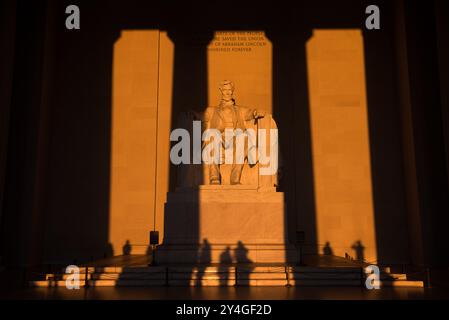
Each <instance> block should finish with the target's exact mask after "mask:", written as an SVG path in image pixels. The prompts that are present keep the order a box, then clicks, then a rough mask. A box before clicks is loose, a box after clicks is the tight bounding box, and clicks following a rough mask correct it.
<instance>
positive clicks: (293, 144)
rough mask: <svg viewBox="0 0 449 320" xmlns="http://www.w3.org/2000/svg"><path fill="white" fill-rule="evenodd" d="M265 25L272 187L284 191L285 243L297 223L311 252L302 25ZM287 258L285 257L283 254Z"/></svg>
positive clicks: (310, 180) (313, 241) (311, 198)
mask: <svg viewBox="0 0 449 320" xmlns="http://www.w3.org/2000/svg"><path fill="white" fill-rule="evenodd" d="M284 27H285V28H278V29H269V30H268V32H267V35H268V36H269V38H270V40H271V42H272V45H273V75H272V81H273V115H274V119H275V120H276V122H277V124H278V128H279V149H280V154H281V155H282V167H281V170H282V174H281V175H280V181H279V187H278V191H282V192H284V193H285V198H286V205H287V208H286V209H285V218H284V226H285V230H286V231H285V232H286V233H287V234H286V237H287V238H288V239H289V240H290V242H291V243H293V242H294V240H295V239H293V237H294V235H295V232H296V230H297V228H298V226H299V225H300V226H301V228H302V229H303V230H305V231H306V232H305V237H306V241H305V243H306V246H307V247H306V248H305V249H306V252H307V253H309V254H316V253H317V239H316V217H315V195H314V181H313V161H312V145H311V131H310V116H309V99H308V86H307V64H306V53H305V44H306V41H307V39H308V38H309V36H310V34H309V30H308V28H307V27H305V26H298V25H295V24H294V25H290V26H288V25H286V26H284ZM287 260H288V257H287Z"/></svg>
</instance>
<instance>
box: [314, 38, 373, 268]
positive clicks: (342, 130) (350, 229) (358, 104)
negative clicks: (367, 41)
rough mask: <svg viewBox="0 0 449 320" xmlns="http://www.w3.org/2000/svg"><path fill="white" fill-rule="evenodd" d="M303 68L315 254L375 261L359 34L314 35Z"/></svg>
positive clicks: (364, 92) (361, 45)
mask: <svg viewBox="0 0 449 320" xmlns="http://www.w3.org/2000/svg"><path fill="white" fill-rule="evenodd" d="M307 68H308V85H309V99H310V117H311V119H310V121H311V131H312V132H311V135H312V153H313V168H314V183H315V202H316V221H317V237H318V243H319V245H320V253H322V252H323V249H324V246H328V247H327V248H326V249H327V252H330V251H332V252H333V254H334V255H337V256H344V255H345V254H346V253H347V254H349V255H350V256H351V257H353V258H354V259H357V258H364V259H365V260H366V261H375V260H376V259H377V258H376V241H375V224H374V210H373V200H372V190H371V188H372V185H371V171H370V170H371V169H370V151H369V136H368V118H367V105H366V91H365V85H366V83H365V71H364V70H365V69H364V56H363V39H362V33H361V31H360V30H314V32H313V36H312V38H311V39H310V40H309V41H308V43H307ZM329 247H330V250H329Z"/></svg>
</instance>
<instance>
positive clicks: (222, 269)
mask: <svg viewBox="0 0 449 320" xmlns="http://www.w3.org/2000/svg"><path fill="white" fill-rule="evenodd" d="M230 263H232V257H231V248H230V247H229V246H227V247H226V249H225V250H224V251H223V252H222V253H221V254H220V266H219V267H218V275H219V277H220V286H227V285H228V281H229V277H230V274H229V264H230Z"/></svg>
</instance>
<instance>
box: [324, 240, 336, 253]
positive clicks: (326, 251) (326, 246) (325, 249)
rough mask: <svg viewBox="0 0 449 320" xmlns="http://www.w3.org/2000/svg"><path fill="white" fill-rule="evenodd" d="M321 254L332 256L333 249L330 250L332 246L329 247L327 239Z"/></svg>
mask: <svg viewBox="0 0 449 320" xmlns="http://www.w3.org/2000/svg"><path fill="white" fill-rule="evenodd" d="M323 254H324V255H325V256H333V255H334V251H333V250H332V247H331V244H330V243H329V241H326V244H325V245H324V248H323Z"/></svg>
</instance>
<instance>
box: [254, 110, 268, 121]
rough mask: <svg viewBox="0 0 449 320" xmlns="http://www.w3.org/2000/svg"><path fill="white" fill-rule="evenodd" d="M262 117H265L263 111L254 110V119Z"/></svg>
mask: <svg viewBox="0 0 449 320" xmlns="http://www.w3.org/2000/svg"><path fill="white" fill-rule="evenodd" d="M263 117H265V112H264V111H257V110H254V119H258V118H263Z"/></svg>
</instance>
